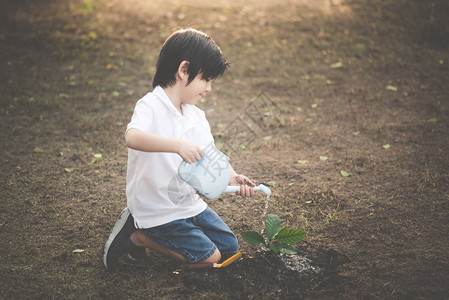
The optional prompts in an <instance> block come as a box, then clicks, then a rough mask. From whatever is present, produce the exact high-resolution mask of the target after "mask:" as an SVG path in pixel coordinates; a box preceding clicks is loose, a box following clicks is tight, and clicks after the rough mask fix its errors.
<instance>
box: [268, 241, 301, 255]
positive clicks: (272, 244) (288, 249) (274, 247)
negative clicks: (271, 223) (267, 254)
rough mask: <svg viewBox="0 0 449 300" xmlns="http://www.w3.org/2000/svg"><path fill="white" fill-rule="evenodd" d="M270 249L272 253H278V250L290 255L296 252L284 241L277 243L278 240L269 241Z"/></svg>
mask: <svg viewBox="0 0 449 300" xmlns="http://www.w3.org/2000/svg"><path fill="white" fill-rule="evenodd" d="M270 247H271V250H273V251H274V253H276V254H279V252H281V253H284V254H288V255H292V254H296V253H297V251H296V249H295V248H294V247H293V246H290V245H289V244H285V243H278V242H270Z"/></svg>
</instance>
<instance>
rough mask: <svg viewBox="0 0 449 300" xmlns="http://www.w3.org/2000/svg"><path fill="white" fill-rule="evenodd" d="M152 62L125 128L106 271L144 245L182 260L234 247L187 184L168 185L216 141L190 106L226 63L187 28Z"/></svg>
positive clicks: (239, 181) (244, 185) (249, 192)
mask: <svg viewBox="0 0 449 300" xmlns="http://www.w3.org/2000/svg"><path fill="white" fill-rule="evenodd" d="M156 67H157V68H156V74H155V76H154V80H153V88H154V90H153V92H151V93H148V94H147V95H145V96H144V97H143V98H142V99H140V100H139V101H138V102H137V104H136V107H135V110H134V113H133V116H132V119H131V122H130V123H129V124H128V127H127V131H126V144H127V146H128V147H129V150H128V171H127V182H126V196H127V204H128V207H127V208H125V209H124V210H123V211H122V214H121V215H120V217H119V219H118V220H117V222H116V224H115V226H114V228H113V230H112V233H111V234H110V236H109V239H108V241H107V242H106V245H105V249H104V256H103V262H104V264H105V266H106V268H107V269H108V270H111V271H112V270H114V269H115V268H116V267H117V264H118V260H119V258H120V257H121V256H122V255H124V254H125V253H128V254H129V255H130V256H131V257H134V258H139V257H141V256H143V255H144V253H145V248H150V249H153V250H156V251H158V252H159V253H161V254H162V255H164V256H166V257H169V258H172V259H174V260H177V261H179V262H183V263H198V262H213V263H216V262H219V261H221V260H222V259H225V258H227V257H229V256H231V255H233V254H235V253H236V252H237V247H238V242H237V238H236V237H235V235H234V234H233V233H232V231H231V230H230V229H229V227H228V226H227V225H226V224H225V223H224V222H223V221H222V220H221V218H220V217H219V216H218V215H217V214H216V213H215V212H214V211H213V210H212V209H210V208H209V207H208V206H207V204H206V203H205V202H204V201H203V200H202V199H201V198H200V197H199V196H198V195H197V194H196V192H195V191H194V190H193V189H192V187H190V186H189V185H187V184H186V183H183V182H182V184H176V185H173V182H179V181H177V176H178V175H177V170H178V166H179V164H180V163H181V161H182V160H185V161H186V162H187V163H189V164H190V163H193V162H195V161H197V160H199V159H201V156H202V155H203V149H205V148H206V147H207V146H209V145H211V143H212V144H213V142H214V140H213V137H212V134H211V132H210V126H209V123H208V121H207V120H206V117H205V115H204V112H203V111H202V110H200V109H199V108H197V107H196V106H195V105H196V104H197V103H198V101H200V100H201V99H202V98H204V97H205V96H206V94H207V93H209V92H210V91H211V84H212V81H213V80H214V79H215V78H217V77H219V76H221V75H222V74H223V73H224V72H225V70H226V69H227V67H228V63H227V61H226V59H225V57H224V55H223V53H222V52H221V50H220V48H219V47H218V45H217V44H215V42H214V41H213V40H212V39H211V38H210V37H209V36H207V35H206V34H205V33H203V32H201V31H197V30H194V29H184V30H179V31H176V32H174V33H173V34H172V35H171V36H170V37H168V39H167V40H166V41H165V43H164V45H163V46H162V49H161V52H160V54H159V57H158V60H157V65H156ZM230 169H231V180H230V182H229V184H230V185H240V186H241V188H240V191H238V192H237V194H239V195H242V196H245V197H249V196H253V195H254V190H253V188H252V187H254V184H253V183H252V182H251V181H250V180H249V179H248V178H247V177H246V176H243V175H239V174H237V173H236V172H235V171H234V169H233V168H232V167H231V168H230ZM178 178H179V177H178ZM170 183H172V184H170ZM174 186H175V187H174ZM173 188H175V189H176V190H175V191H173ZM169 190H170V192H169ZM173 192H175V194H176V197H173Z"/></svg>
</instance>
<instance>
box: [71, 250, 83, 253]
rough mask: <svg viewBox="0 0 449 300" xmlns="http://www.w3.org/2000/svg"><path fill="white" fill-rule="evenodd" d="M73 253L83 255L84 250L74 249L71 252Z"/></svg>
mask: <svg viewBox="0 0 449 300" xmlns="http://www.w3.org/2000/svg"><path fill="white" fill-rule="evenodd" d="M72 252H73V253H83V252H84V250H83V249H75V250H73V251H72Z"/></svg>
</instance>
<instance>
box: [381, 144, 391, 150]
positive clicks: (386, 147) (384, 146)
mask: <svg viewBox="0 0 449 300" xmlns="http://www.w3.org/2000/svg"><path fill="white" fill-rule="evenodd" d="M382 148H384V149H390V148H391V145H390V144H385V145H383V146H382Z"/></svg>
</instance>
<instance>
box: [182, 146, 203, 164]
mask: <svg viewBox="0 0 449 300" xmlns="http://www.w3.org/2000/svg"><path fill="white" fill-rule="evenodd" d="M176 153H178V154H179V156H181V157H182V159H184V160H185V161H186V162H187V163H188V164H191V163H194V162H196V161H197V160H200V159H201V156H203V154H204V153H203V150H202V149H201V148H200V147H199V146H198V145H196V144H194V143H191V142H187V141H181V142H180V143H179V144H178V149H177V151H176Z"/></svg>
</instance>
